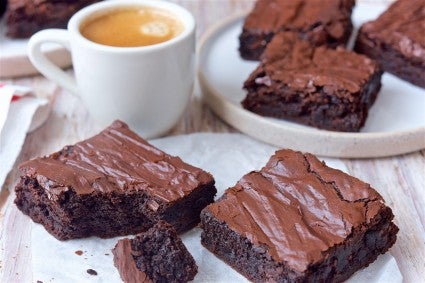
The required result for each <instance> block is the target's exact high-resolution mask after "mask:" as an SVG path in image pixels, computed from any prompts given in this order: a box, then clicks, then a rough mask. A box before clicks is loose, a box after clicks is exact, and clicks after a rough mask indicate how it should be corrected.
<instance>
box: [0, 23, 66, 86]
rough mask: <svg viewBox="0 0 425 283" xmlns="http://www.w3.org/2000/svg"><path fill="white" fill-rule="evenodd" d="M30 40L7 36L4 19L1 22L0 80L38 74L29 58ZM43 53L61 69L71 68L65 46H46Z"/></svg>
mask: <svg viewBox="0 0 425 283" xmlns="http://www.w3.org/2000/svg"><path fill="white" fill-rule="evenodd" d="M27 44H28V39H12V38H9V37H7V36H6V25H5V23H4V19H3V20H1V21H0V78H14V77H20V76H28V75H35V74H38V71H37V70H36V69H35V67H34V66H33V65H32V64H31V62H30V60H29V58H28V56H27ZM42 51H43V52H44V53H45V54H46V55H47V57H48V58H49V59H50V60H51V61H52V62H53V63H55V64H56V65H57V66H59V67H61V68H66V67H69V66H71V55H70V53H69V52H68V50H66V49H65V48H64V47H63V46H60V45H57V44H53V43H52V44H45V45H43V48H42Z"/></svg>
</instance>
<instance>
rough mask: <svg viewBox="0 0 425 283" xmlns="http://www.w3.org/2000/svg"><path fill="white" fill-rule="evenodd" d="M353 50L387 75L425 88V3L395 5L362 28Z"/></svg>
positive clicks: (417, 0)
mask: <svg viewBox="0 0 425 283" xmlns="http://www.w3.org/2000/svg"><path fill="white" fill-rule="evenodd" d="M354 50H355V51H357V52H360V53H363V54H366V55H367V56H369V57H370V58H373V59H375V60H377V61H378V62H379V63H380V64H381V66H382V68H383V69H384V71H386V72H389V73H392V74H394V75H396V76H398V77H400V78H401V79H403V80H406V81H408V82H411V83H412V84H415V85H417V86H420V87H423V88H425V1H424V0H398V1H396V2H394V3H393V4H392V5H391V6H390V7H389V8H388V10H386V11H385V12H384V13H383V14H382V15H380V16H379V17H378V18H377V19H376V20H374V21H370V22H367V23H365V24H363V25H362V26H361V28H360V31H359V34H358V36H357V39H356V43H355V47H354Z"/></svg>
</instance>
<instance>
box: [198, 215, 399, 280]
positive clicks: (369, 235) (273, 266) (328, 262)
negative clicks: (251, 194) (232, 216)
mask: <svg viewBox="0 0 425 283" xmlns="http://www.w3.org/2000/svg"><path fill="white" fill-rule="evenodd" d="M392 218H393V214H392V212H391V209H390V208H388V207H386V208H384V209H383V210H381V212H380V213H379V214H378V215H377V216H376V217H375V218H374V219H373V220H372V221H374V223H372V224H371V225H370V226H369V227H368V228H367V229H366V230H362V227H361V228H360V229H357V230H355V231H353V232H352V234H351V235H350V236H349V237H348V238H347V239H346V240H345V241H344V243H342V244H341V245H339V246H335V247H331V248H330V249H329V250H328V251H326V252H324V260H323V261H322V262H318V263H316V264H313V265H310V266H309V267H308V269H307V270H306V271H305V272H304V273H300V272H298V271H296V270H293V269H291V268H290V267H288V266H286V265H285V264H284V263H278V262H276V261H275V260H273V259H272V258H271V256H270V255H268V254H267V247H266V246H264V247H258V246H253V244H252V243H251V242H249V240H248V239H246V238H245V237H243V236H242V235H239V234H237V233H235V232H234V231H232V230H231V229H230V228H229V227H228V225H227V224H226V223H224V222H222V221H220V220H219V219H217V218H216V217H214V216H213V215H212V213H211V212H210V211H208V207H207V208H206V209H204V210H203V211H202V213H201V228H202V229H203V232H202V234H201V243H202V245H203V246H204V247H206V248H207V249H208V250H210V251H211V252H212V253H213V254H215V255H216V256H217V257H219V258H220V259H222V260H223V261H225V262H226V263H227V264H229V265H230V266H231V267H232V268H234V269H235V270H236V271H238V272H240V273H241V274H242V275H244V276H245V277H247V278H248V279H249V280H252V281H254V282H264V281H266V280H272V281H278V282H280V281H282V282H283V281H286V280H289V281H290V282H312V281H317V280H319V281H320V280H325V281H326V280H333V281H335V282H342V281H344V280H346V279H347V278H349V277H350V276H351V275H352V274H354V273H355V272H356V271H357V270H359V269H360V268H362V267H366V266H368V265H369V264H370V263H372V262H373V261H375V260H376V258H377V257H378V256H379V254H383V253H385V252H386V251H387V250H388V249H389V248H390V247H391V246H392V245H393V244H394V243H395V241H396V234H397V231H398V228H397V226H396V225H395V224H394V223H392V222H391V220H392ZM347 247H348V249H347ZM350 248H351V249H350ZM347 250H348V251H350V253H347ZM313 279H314V280H313Z"/></svg>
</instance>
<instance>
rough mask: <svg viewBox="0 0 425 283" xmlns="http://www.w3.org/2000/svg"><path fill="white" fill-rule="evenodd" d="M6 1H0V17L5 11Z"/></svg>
mask: <svg viewBox="0 0 425 283" xmlns="http://www.w3.org/2000/svg"><path fill="white" fill-rule="evenodd" d="M6 5H7V0H0V17H1V16H2V15H3V13H4V11H5V10H6Z"/></svg>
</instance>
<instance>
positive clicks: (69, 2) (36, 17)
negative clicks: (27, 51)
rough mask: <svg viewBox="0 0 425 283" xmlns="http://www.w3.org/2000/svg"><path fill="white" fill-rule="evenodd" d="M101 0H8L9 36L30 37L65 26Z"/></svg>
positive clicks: (6, 16)
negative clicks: (71, 19)
mask: <svg viewBox="0 0 425 283" xmlns="http://www.w3.org/2000/svg"><path fill="white" fill-rule="evenodd" d="M99 1H101V0H8V5H7V9H6V13H5V15H4V16H5V18H6V25H7V36H9V37H12V38H26V37H30V36H31V35H32V34H34V33H35V32H37V31H39V30H42V29H46V28H65V27H66V25H67V23H68V20H69V19H70V18H71V16H72V15H73V14H74V13H76V12H77V11H78V10H80V9H82V8H83V7H85V6H87V5H89V4H92V3H95V2H99Z"/></svg>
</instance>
